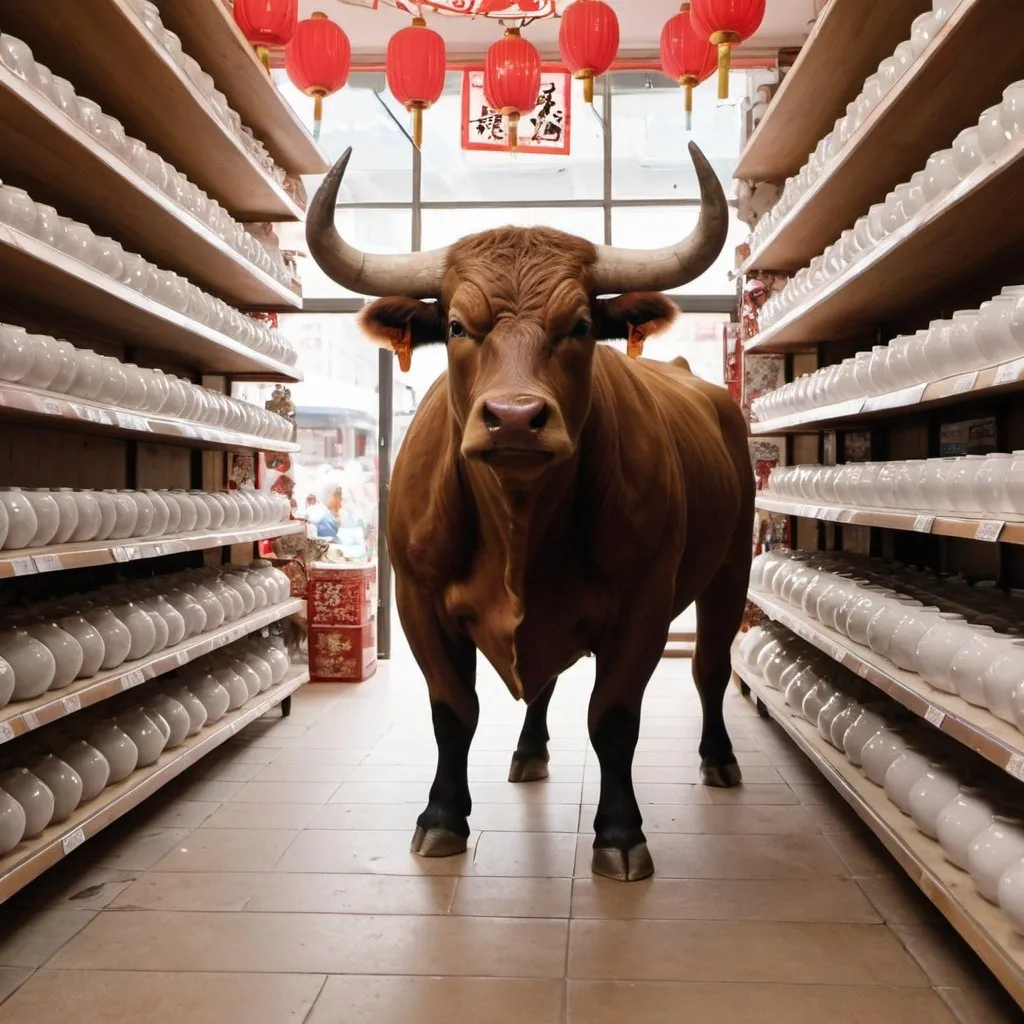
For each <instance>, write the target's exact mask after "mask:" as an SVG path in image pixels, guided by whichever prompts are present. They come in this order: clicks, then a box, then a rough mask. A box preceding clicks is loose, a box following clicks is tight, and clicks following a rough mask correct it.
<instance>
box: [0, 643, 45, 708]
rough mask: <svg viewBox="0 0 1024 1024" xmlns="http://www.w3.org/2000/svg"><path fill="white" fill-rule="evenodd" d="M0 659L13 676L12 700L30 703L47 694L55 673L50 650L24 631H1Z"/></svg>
mask: <svg viewBox="0 0 1024 1024" xmlns="http://www.w3.org/2000/svg"><path fill="white" fill-rule="evenodd" d="M0 658H2V659H3V660H4V661H5V662H6V663H7V664H8V665H9V666H10V668H11V669H12V671H13V673H14V689H13V692H12V694H11V699H12V700H31V699H32V698H33V697H38V696H40V695H41V694H43V693H46V691H47V690H48V689H49V688H50V686H51V684H52V683H53V680H54V677H55V676H56V674H57V663H56V661H55V660H54V657H53V654H52V653H51V652H50V649H49V648H48V647H47V646H46V645H45V644H42V643H40V642H39V641H38V640H37V639H36V638H35V637H34V636H32V635H31V634H30V633H28V632H26V631H25V630H24V629H5V630H2V631H0Z"/></svg>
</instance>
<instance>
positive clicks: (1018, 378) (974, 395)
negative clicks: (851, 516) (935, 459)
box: [751, 357, 1024, 434]
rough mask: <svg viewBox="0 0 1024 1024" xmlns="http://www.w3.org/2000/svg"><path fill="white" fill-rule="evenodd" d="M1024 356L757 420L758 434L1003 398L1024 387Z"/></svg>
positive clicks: (811, 428)
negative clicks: (882, 391) (893, 389)
mask: <svg viewBox="0 0 1024 1024" xmlns="http://www.w3.org/2000/svg"><path fill="white" fill-rule="evenodd" d="M1022 378H1024V357H1019V358H1017V359H1011V360H1009V361H1008V362H1005V363H998V364H996V365H995V366H988V367H986V368H985V369H983V370H977V371H975V370H972V371H970V372H968V373H960V374H957V375H956V376H955V377H942V378H941V379H940V380H937V381H932V382H931V383H929V384H915V385H914V386H913V387H909V388H902V389H901V390H899V391H891V392H889V393H888V394H884V395H875V396H874V397H872V398H856V399H853V400H852V401H849V402H837V403H835V404H833V405H823V406H818V407H817V408H815V409H809V410H807V411H805V412H799V413H793V414H792V415H790V416H780V417H778V418H777V419H774V420H765V421H764V422H763V423H755V424H753V426H752V427H751V432H752V433H754V434H787V433H807V432H810V431H814V430H821V429H829V430H835V429H836V428H837V427H839V426H844V425H849V426H854V425H863V424H864V423H866V422H870V421H872V420H878V419H883V418H885V419H887V418H890V417H893V416H901V415H906V414H907V413H913V412H920V411H921V410H924V409H934V408H941V407H944V406H950V405H961V404H963V403H964V402H970V401H977V400H980V399H988V398H1001V397H1003V396H1004V395H1006V394H1009V393H1011V392H1016V391H1020V390H1021V389H1022V388H1024V380H1022Z"/></svg>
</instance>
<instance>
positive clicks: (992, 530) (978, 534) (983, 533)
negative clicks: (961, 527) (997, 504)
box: [974, 519, 1006, 541]
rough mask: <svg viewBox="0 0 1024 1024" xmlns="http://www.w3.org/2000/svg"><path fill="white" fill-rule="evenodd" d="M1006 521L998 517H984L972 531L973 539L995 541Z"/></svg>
mask: <svg viewBox="0 0 1024 1024" xmlns="http://www.w3.org/2000/svg"><path fill="white" fill-rule="evenodd" d="M1005 525H1006V523H1004V522H1002V521H1001V520H999V519H984V520H982V522H980V523H978V529H977V530H976V531H975V533H974V539H975V540H987V541H997V540H999V534H1001V533H1002V532H1003V527H1004V526H1005Z"/></svg>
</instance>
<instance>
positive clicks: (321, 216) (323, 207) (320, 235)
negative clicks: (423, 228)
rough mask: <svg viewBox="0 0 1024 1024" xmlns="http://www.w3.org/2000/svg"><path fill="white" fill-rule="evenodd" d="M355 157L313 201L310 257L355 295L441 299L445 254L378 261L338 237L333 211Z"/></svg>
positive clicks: (345, 161)
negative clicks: (343, 181) (342, 180)
mask: <svg viewBox="0 0 1024 1024" xmlns="http://www.w3.org/2000/svg"><path fill="white" fill-rule="evenodd" d="M351 156H352V149H351V147H350V148H349V149H346V150H345V152H344V153H343V154H342V156H341V159H340V160H339V161H338V162H337V163H336V164H335V165H334V166H333V167H332V168H331V170H330V171H329V172H328V173H327V175H326V176H325V177H324V180H323V181H322V182H321V184H320V187H319V188H318V189H317V191H316V195H315V196H314V197H313V202H312V203H310V204H309V210H308V211H307V212H306V243H307V244H308V246H309V252H310V255H312V257H313V259H315V260H316V261H317V263H318V264H319V265H320V269H321V270H323V272H324V273H325V274H326V275H327V276H328V277H329V278H331V280H333V281H336V282H337V283H338V284H340V285H341V286H342V287H343V288H347V289H348V290H349V291H353V292H356V293H357V294H360V295H406V296H408V297H409V298H413V299H436V298H439V297H440V295H441V283H442V281H443V280H444V274H445V268H446V266H447V262H448V250H447V249H435V250H433V251H432V252H414V253H408V254H405V255H402V256H378V255H375V254H373V253H368V252H360V251H359V250H358V249H355V248H353V247H352V246H351V245H349V244H348V242H346V241H345V240H344V239H343V238H342V237H341V235H339V234H338V229H337V228H336V227H335V226H334V209H335V206H336V205H337V202H338V189H339V188H340V187H341V179H342V178H344V177H345V170H346V168H347V167H348V161H349V158H350V157H351Z"/></svg>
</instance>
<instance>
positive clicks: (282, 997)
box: [0, 652, 1022, 1024]
mask: <svg viewBox="0 0 1024 1024" xmlns="http://www.w3.org/2000/svg"><path fill="white" fill-rule="evenodd" d="M592 665H593V663H592V662H585V663H584V664H583V665H581V666H579V667H578V668H577V669H576V670H574V671H573V672H572V673H570V674H569V675H568V676H566V677H565V678H564V679H563V680H562V681H561V683H560V685H559V689H558V691H557V693H556V696H555V699H554V702H553V704H552V713H551V719H552V734H553V737H554V738H553V742H552V766H551V779H550V781H548V782H543V783H536V784H533V785H527V786H511V785H509V784H508V783H507V782H506V781H505V775H506V772H507V770H508V763H509V758H510V755H511V753H512V749H513V747H514V745H515V740H516V737H517V735H518V731H519V728H520V725H521V722H522V709H521V708H518V707H516V706H515V705H514V704H513V702H512V700H511V698H510V697H509V696H508V695H507V693H506V692H505V690H504V688H503V687H502V686H501V685H500V684H499V683H498V681H497V679H496V677H495V676H494V675H493V673H492V672H491V671H490V670H489V669H483V670H482V671H481V673H480V675H481V679H480V683H479V690H480V693H481V697H482V704H483V713H482V719H481V726H480V730H479V732H478V734H477V737H476V741H475V743H474V747H473V754H472V762H471V763H472V768H471V778H472V781H473V795H474V799H475V801H476V806H475V809H474V813H473V818H472V824H473V826H474V828H475V830H476V831H474V834H473V838H472V840H471V850H470V853H469V854H468V855H466V856H464V857H457V858H453V859H450V860H420V859H418V858H416V857H413V856H412V855H410V853H409V840H410V838H411V835H412V830H413V825H414V821H415V818H416V815H417V814H418V813H419V811H420V810H421V808H422V805H423V803H424V801H425V798H426V793H427V789H428V784H429V780H430V778H431V777H432V774H433V760H434V751H433V740H432V737H431V735H430V732H429V713H428V709H427V701H426V694H425V690H424V687H423V684H422V681H421V680H420V678H419V674H418V672H417V670H416V669H415V666H414V664H413V663H412V661H411V659H410V658H409V656H408V654H407V653H405V652H403V653H401V654H400V655H399V657H398V658H397V659H396V660H395V661H393V662H392V663H391V664H390V665H389V666H386V667H385V668H384V669H383V670H382V671H381V673H380V674H379V675H378V676H377V677H376V678H375V679H374V680H373V681H371V682H369V683H366V684H365V685H363V686H355V687H307V688H305V689H304V690H303V691H301V692H300V693H299V694H298V695H297V697H296V701H295V709H294V713H293V715H292V717H291V718H289V719H287V720H284V721H281V720H278V719H267V720H264V721H262V722H260V723H258V724H257V725H255V726H254V727H252V728H250V729H249V730H248V731H247V732H246V733H245V734H243V735H242V736H240V737H238V738H236V739H235V740H234V741H232V742H231V743H230V744H228V745H227V746H226V747H224V748H222V750H221V751H220V752H219V753H217V754H216V755H214V756H213V757H211V758H210V759H209V760H207V761H205V762H204V763H202V764H201V765H199V766H197V768H196V769H195V770H194V771H193V772H192V773H191V774H190V775H189V776H188V777H187V778H184V779H181V780H179V781H178V782H177V783H175V784H174V785H173V787H172V788H171V789H170V790H169V791H168V792H166V793H165V794H162V795H161V796H160V797H159V798H157V799H155V800H154V801H153V802H152V803H151V804H150V805H149V806H148V807H144V808H141V809H140V810H139V812H138V813H136V814H135V815H134V816H133V817H132V818H131V819H129V820H127V821H125V822H122V823H120V824H119V825H117V826H115V827H114V828H112V829H110V830H109V831H108V832H107V833H106V834H105V835H104V836H102V837H99V838H98V839H97V840H96V841H94V842H93V843H91V844H87V845H86V846H85V847H83V848H82V849H81V850H79V851H78V852H77V853H76V854H75V855H74V856H73V857H72V858H71V859H70V860H68V861H66V862H65V863H64V865H63V866H62V867H61V868H59V869H58V870H55V871H54V872H53V873H52V874H51V875H50V876H48V877H45V878H44V879H42V880H41V881H40V882H39V883H37V884H36V885H34V886H33V887H32V888H31V889H29V890H27V891H26V892H24V893H22V894H21V895H20V896H19V897H18V898H16V900H15V901H13V903H14V905H13V906H10V905H9V906H8V907H5V908H4V910H3V911H2V922H3V924H2V927H3V932H2V934H0V1000H2V1002H0V1024H15V1022H17V1024H26V1022H32V1024H65V1022H66V1021H68V1020H74V1021H76V1022H77V1024H93V1022H95V1024H139V1022H142V1021H145V1022H146V1024H236V1022H237V1024H288V1022H295V1024H302V1022H306V1024H439V1022H445V1024H448V1022H452V1021H458V1022H467V1024H478V1022H479V1024H524V1022H529V1024H562V1022H565V1024H605V1022H607V1024H612V1022H614V1024H620V1022H622V1021H631V1022H636V1024H677V1022H679V1021H711V1022H714V1024H718V1022H721V1024H771V1022H776V1021H781V1022H785V1024H821V1022H824V1021H827V1022H829V1024H853V1022H858V1024H860V1022H863V1021H871V1022H872V1024H917V1022H922V1024H924V1022H927V1024H952V1022H954V1021H957V1020H959V1021H961V1022H963V1024H1002V1022H1010V1021H1017V1020H1021V1019H1022V1018H1021V1017H1020V1015H1019V1014H1018V1011H1017V1010H1016V1009H1015V1008H1013V1007H1012V1005H1011V1004H1009V1003H1008V1002H1007V1001H1006V1000H1005V998H1004V997H1002V996H1001V995H1000V994H998V993H997V991H996V989H995V987H994V985H993V983H992V981H991V979H990V978H989V976H988V975H987V974H986V972H985V971H984V969H983V968H982V967H981V966H980V964H979V963H978V962H977V961H976V960H975V958H974V957H973V954H971V953H970V951H969V950H968V949H967V948H966V947H965V946H964V945H963V943H961V942H960V940H959V939H958V938H957V936H956V935H955V934H954V933H953V932H952V930H951V929H950V928H949V927H948V926H947V925H946V924H945V922H944V921H943V920H942V919H941V918H939V917H938V916H937V915H936V914H935V913H934V912H933V911H932V910H931V907H930V905H929V904H928V903H927V902H926V901H925V900H923V899H922V898H921V897H920V896H919V895H918V893H917V891H916V890H915V889H913V887H912V886H910V885H909V884H908V883H906V882H905V880H904V879H903V878H902V876H901V873H900V871H899V869H898V868H897V867H896V866H895V865H894V864H893V863H892V862H890V861H889V859H888V858H887V856H886V854H885V853H884V852H883V851H881V850H880V848H879V847H878V846H877V844H876V843H875V842H874V841H873V839H872V837H871V836H870V835H868V834H867V833H866V831H865V829H864V828H863V827H862V826H861V825H860V823H859V822H858V821H857V819H856V818H855V817H854V816H853V815H852V814H851V813H850V812H849V811H848V810H847V809H846V807H845V805H844V804H843V803H842V802H841V801H840V800H839V799H838V798H836V797H835V796H834V795H833V793H832V791H831V790H830V789H829V788H828V787H826V786H823V785H821V784H820V778H819V777H818V776H817V775H816V773H815V771H814V770H813V768H811V767H810V765H809V764H808V763H807V762H806V761H805V760H804V759H803V757H802V756H801V755H800V754H799V753H798V752H797V751H796V750H795V749H794V748H793V747H792V746H791V744H790V743H789V742H788V741H787V740H786V738H785V737H784V736H783V735H782V734H781V733H780V732H779V731H778V730H777V729H776V728H775V727H774V726H772V725H771V724H770V723H767V722H763V721H761V720H760V719H758V718H757V717H756V715H755V714H754V712H753V709H752V708H751V707H750V706H749V705H748V704H747V703H746V702H745V701H743V700H742V699H741V698H740V697H739V695H738V694H736V693H734V692H733V693H730V696H729V698H728V714H729V721H730V729H731V732H732V736H733V740H734V743H735V746H736V749H737V752H738V757H739V759H740V762H741V764H742V765H743V769H744V772H745V777H746V780H747V781H746V785H745V786H744V787H743V788H742V789H738V790H732V791H722V790H707V789H704V788H701V787H700V786H696V785H694V783H695V781H696V777H697V776H696V766H697V760H698V758H697V754H696V749H697V743H698V737H699V732H700V721H699V706H698V702H697V698H696V694H695V692H694V690H693V687H692V684H691V682H690V679H689V670H690V665H689V662H687V661H665V662H664V663H663V664H662V666H661V668H660V669H659V671H658V674H657V676H656V679H655V681H654V683H653V684H652V686H651V688H650V690H649V691H648V698H647V702H646V706H645V715H646V718H645V722H644V727H643V734H642V738H641V741H640V747H639V750H638V753H637V758H636V769H635V777H636V780H637V791H638V795H639V798H640V800H641V802H642V803H643V804H644V808H643V809H644V814H645V818H646V828H647V832H648V838H649V840H650V846H651V850H652V853H653V856H654V859H655V865H656V869H657V877H656V878H654V879H653V880H651V881H648V882H643V883H639V884H633V885H628V886H626V885H621V884H618V883H614V882H608V881H604V880H598V879H594V878H592V877H591V874H590V867H589V863H590V843H591V829H590V823H591V820H592V818H593V813H594V804H595V802H596V799H597V791H598V775H597V767H596V763H595V759H594V755H593V753H592V752H591V751H590V750H589V748H588V743H587V738H586V733H585V708H586V701H587V696H588V691H589V677H590V674H591V672H592Z"/></svg>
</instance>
